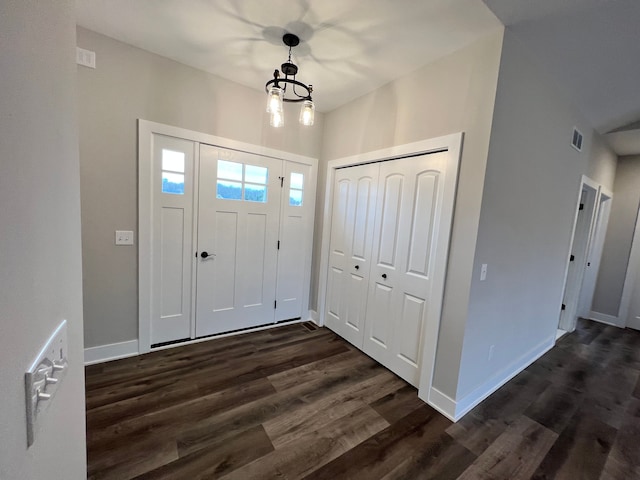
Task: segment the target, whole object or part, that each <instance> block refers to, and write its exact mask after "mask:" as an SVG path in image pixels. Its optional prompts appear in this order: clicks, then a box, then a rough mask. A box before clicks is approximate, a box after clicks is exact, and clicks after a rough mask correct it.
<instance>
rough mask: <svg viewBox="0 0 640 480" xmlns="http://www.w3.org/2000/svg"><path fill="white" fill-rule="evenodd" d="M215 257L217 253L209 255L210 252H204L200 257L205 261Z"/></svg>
mask: <svg viewBox="0 0 640 480" xmlns="http://www.w3.org/2000/svg"><path fill="white" fill-rule="evenodd" d="M215 256H216V254H215V253H209V252H202V253H201V254H200V257H202V258H203V259H204V260H206V259H207V258H213V257H215Z"/></svg>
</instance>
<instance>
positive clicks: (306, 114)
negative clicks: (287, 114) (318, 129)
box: [300, 100, 316, 127]
mask: <svg viewBox="0 0 640 480" xmlns="http://www.w3.org/2000/svg"><path fill="white" fill-rule="evenodd" d="M315 111H316V107H315V106H314V105H313V100H305V101H304V102H302V108H301V109H300V123H301V124H302V125H304V126H305V127H310V126H312V125H313V120H314V117H315Z"/></svg>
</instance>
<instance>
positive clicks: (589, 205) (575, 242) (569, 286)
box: [558, 175, 599, 332]
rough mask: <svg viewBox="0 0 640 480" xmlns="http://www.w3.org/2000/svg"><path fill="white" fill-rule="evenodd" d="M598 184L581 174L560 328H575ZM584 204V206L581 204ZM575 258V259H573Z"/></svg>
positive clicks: (571, 329)
mask: <svg viewBox="0 0 640 480" xmlns="http://www.w3.org/2000/svg"><path fill="white" fill-rule="evenodd" d="M598 189H599V185H598V184H597V183H596V182H594V181H593V180H591V179H590V178H588V177H586V176H584V175H583V176H582V181H581V186H580V196H579V198H578V202H577V204H576V213H575V217H574V226H573V230H572V235H571V242H570V249H569V256H568V258H567V266H566V270H565V271H566V273H565V284H564V290H563V291H564V293H563V297H562V305H563V306H564V307H563V308H562V309H561V310H560V315H559V322H558V328H560V329H561V330H564V331H567V332H572V331H574V330H575V328H576V322H577V312H578V301H579V298H580V292H581V290H582V280H583V278H584V272H585V268H586V265H587V252H588V251H589V245H590V243H591V234H592V232H593V222H594V218H595V210H596V199H597V197H598ZM581 205H582V207H581ZM572 259H573V260H572Z"/></svg>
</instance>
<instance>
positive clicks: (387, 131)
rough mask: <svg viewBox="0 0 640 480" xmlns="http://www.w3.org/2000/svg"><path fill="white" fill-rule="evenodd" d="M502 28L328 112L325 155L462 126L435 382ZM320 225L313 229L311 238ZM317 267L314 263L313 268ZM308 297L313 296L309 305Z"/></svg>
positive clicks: (463, 273)
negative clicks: (456, 189)
mask: <svg viewBox="0 0 640 480" xmlns="http://www.w3.org/2000/svg"><path fill="white" fill-rule="evenodd" d="M501 46H502V29H499V30H497V31H496V32H495V33H492V34H490V35H488V36H486V37H485V38H483V39H481V40H479V41H477V42H475V43H473V44H471V45H469V46H467V47H465V48H463V49H461V50H459V51H457V52H455V53H453V54H451V55H449V56H447V57H444V58H442V59H440V60H438V61H436V62H433V63H431V64H429V65H427V66H424V67H422V68H420V69H419V70H417V71H415V72H413V73H411V74H409V75H407V76H406V77H403V78H401V79H400V80H397V81H394V82H392V83H390V84H388V85H385V86H383V87H381V88H379V89H378V90H376V91H374V92H373V93H370V94H367V95H365V96H363V97H361V98H359V99H356V100H354V101H353V102H351V103H349V104H347V105H345V106H343V107H340V108H338V109H337V110H335V111H333V112H331V113H329V114H327V116H326V119H325V120H326V122H325V136H324V140H323V148H322V159H323V161H328V160H332V159H335V158H340V157H346V156H349V155H354V154H358V153H363V152H368V151H372V150H377V149H381V148H385V147H390V146H393V145H401V144H404V143H409V142H413V141H417V140H423V139H428V138H433V137H437V136H441V135H445V134H450V133H454V132H464V134H465V137H464V146H463V154H462V162H461V165H460V174H459V182H458V193H457V198H456V208H455V212H454V221H453V231H452V237H451V250H450V258H449V266H448V272H447V281H446V287H445V300H444V310H443V315H442V322H441V328H440V337H439V345H441V346H444V347H442V348H441V347H439V348H438V352H437V359H436V375H435V378H434V382H435V384H436V385H439V386H440V388H442V389H443V390H444V391H453V392H454V393H455V387H456V385H457V372H458V370H457V366H458V364H459V361H460V352H461V349H462V338H463V336H464V329H465V322H466V318H467V300H468V295H469V284H470V277H471V268H472V266H473V253H474V251H475V241H476V232H477V230H478V219H479V215H480V200H481V198H482V189H483V179H484V171H485V165H486V161H487V152H488V148H489V134H490V131H491V119H492V115H493V104H494V98H495V92H496V84H497V78H498V65H499V62H500V51H501ZM319 235H321V231H320V230H319V229H316V238H317V237H318V236H319ZM316 271H317V270H316ZM313 304H314V303H313V302H312V305H313Z"/></svg>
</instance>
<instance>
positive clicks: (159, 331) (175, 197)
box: [150, 134, 195, 345]
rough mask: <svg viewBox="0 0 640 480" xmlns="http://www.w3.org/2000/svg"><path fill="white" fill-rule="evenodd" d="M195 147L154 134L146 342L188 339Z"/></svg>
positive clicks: (177, 139)
mask: <svg viewBox="0 0 640 480" xmlns="http://www.w3.org/2000/svg"><path fill="white" fill-rule="evenodd" d="M194 153H195V144H194V142H192V141H189V140H183V139H179V138H173V137H167V136H164V135H158V134H154V136H153V174H152V179H151V190H152V192H151V194H152V196H153V199H154V200H153V202H152V204H153V211H152V215H153V220H152V225H153V232H152V238H153V244H152V251H153V252H154V254H153V261H152V262H151V332H150V343H151V345H156V344H159V343H164V342H170V341H174V340H181V339H188V338H190V337H191V272H192V265H193V261H192V259H193V257H192V256H191V242H192V238H193V224H192V222H193V190H194V188H193V187H194V185H193V167H194Z"/></svg>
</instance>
